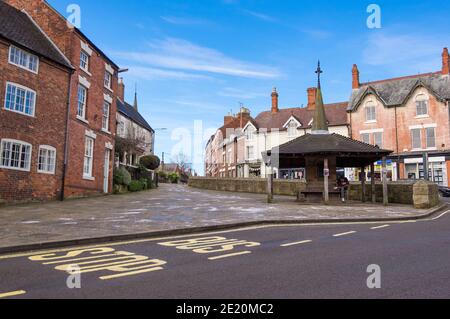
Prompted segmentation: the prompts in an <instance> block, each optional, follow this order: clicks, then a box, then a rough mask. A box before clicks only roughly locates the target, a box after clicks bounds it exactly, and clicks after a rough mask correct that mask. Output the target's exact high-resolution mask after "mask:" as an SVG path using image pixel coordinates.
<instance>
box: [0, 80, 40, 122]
mask: <svg viewBox="0 0 450 319" xmlns="http://www.w3.org/2000/svg"><path fill="white" fill-rule="evenodd" d="M9 86H13V87H15V90H16V93H17V89H20V90H23V91H25V95H24V101H23V103H24V104H23V109H24V110H25V107H26V99H27V94H28V93H30V94H33V104H32V105H30V107H31V108H32V113H31V114H28V113H26V112H25V111H23V112H22V111H18V110H15V109H9V108H7V107H6V102H7V98H8V87H9ZM36 99H37V94H36V91H34V90H32V89H30V88H28V87H26V86H23V85H20V84H17V83H14V82H6V87H5V103H4V105H3V108H4V109H5V110H6V111H9V112H14V113H18V114H22V115H25V116H30V117H34V115H35V113H36ZM16 102H17V96H16V97H15V101H14V108H15V106H16Z"/></svg>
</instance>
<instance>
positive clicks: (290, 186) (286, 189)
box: [189, 177, 306, 196]
mask: <svg viewBox="0 0 450 319" xmlns="http://www.w3.org/2000/svg"><path fill="white" fill-rule="evenodd" d="M189 186H191V187H195V188H201V189H210V190H217V191H227V192H238V193H256V194H267V179H265V178H213V177H191V178H189ZM305 189H306V184H305V183H303V182H300V181H288V180H274V185H273V192H274V194H275V195H289V196H296V195H297V193H298V192H299V191H302V190H305Z"/></svg>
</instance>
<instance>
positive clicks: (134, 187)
mask: <svg viewBox="0 0 450 319" xmlns="http://www.w3.org/2000/svg"><path fill="white" fill-rule="evenodd" d="M143 189H144V185H143V183H142V182H141V181H137V180H132V181H131V183H130V185H128V190H129V191H130V192H140V191H141V190H143Z"/></svg>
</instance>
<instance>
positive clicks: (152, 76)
mask: <svg viewBox="0 0 450 319" xmlns="http://www.w3.org/2000/svg"><path fill="white" fill-rule="evenodd" d="M129 69H130V71H129V72H128V74H129V75H130V76H132V77H135V78H139V79H143V80H161V79H176V80H198V79H211V77H209V76H207V75H202V74H192V73H187V72H182V71H172V70H164V69H158V68H152V67H142V66H130V67H129Z"/></svg>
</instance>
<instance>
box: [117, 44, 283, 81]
mask: <svg viewBox="0 0 450 319" xmlns="http://www.w3.org/2000/svg"><path fill="white" fill-rule="evenodd" d="M115 56H116V57H118V58H122V59H125V60H128V61H133V62H139V63H142V64H146V65H147V66H152V67H158V68H167V69H175V70H183V71H190V72H199V73H214V74H221V75H229V76H236V77H245V78H260V79H271V78H277V77H279V76H280V75H281V74H280V72H279V70H278V69H277V68H274V67H269V66H265V65H260V64H255V63H250V62H246V61H241V60H238V59H235V58H232V57H229V56H227V55H225V54H223V53H222V52H220V51H218V50H215V49H211V48H207V47H202V46H198V45H196V44H193V43H191V42H189V41H186V40H182V39H176V38H166V39H164V40H156V41H152V42H150V43H149V51H147V52H116V53H115Z"/></svg>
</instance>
